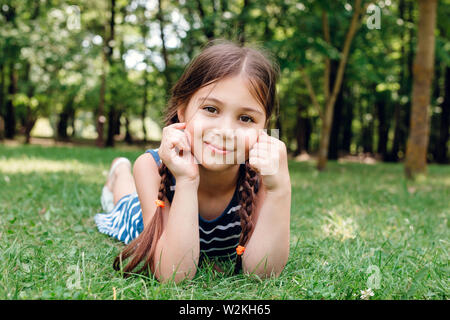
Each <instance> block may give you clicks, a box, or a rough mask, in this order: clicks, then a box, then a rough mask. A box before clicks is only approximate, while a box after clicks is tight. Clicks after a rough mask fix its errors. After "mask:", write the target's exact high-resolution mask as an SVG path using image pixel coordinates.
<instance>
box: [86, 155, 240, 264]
mask: <svg viewBox="0 0 450 320" xmlns="http://www.w3.org/2000/svg"><path fill="white" fill-rule="evenodd" d="M145 152H148V153H150V154H151V155H152V156H153V158H154V159H155V161H156V163H157V164H158V165H161V163H162V162H161V159H160V158H159V155H158V149H149V150H147V151H145ZM172 182H173V183H172V186H171V187H170V192H169V194H167V199H168V200H169V202H172V199H173V197H174V194H175V178H174V177H173V176H172ZM239 208H240V205H239V193H238V190H237V186H236V190H235V191H234V195H233V197H232V199H231V201H230V203H229V204H228V206H227V207H226V208H225V210H224V211H223V212H222V214H221V215H220V216H219V217H217V218H216V219H213V220H206V219H204V218H202V217H201V216H200V214H199V215H198V222H199V236H200V260H201V261H202V260H203V259H204V258H205V256H206V257H208V258H217V259H219V260H229V259H231V260H234V259H235V258H236V247H237V245H238V243H239V237H240V234H241V223H240V218H239V215H238V210H239ZM94 219H95V222H96V224H97V228H98V230H99V231H100V232H102V233H104V234H107V235H110V236H112V237H114V238H116V239H118V240H120V241H122V242H124V243H126V244H128V243H130V242H131V241H132V240H133V239H135V238H136V237H137V236H138V235H139V234H140V233H141V232H142V230H143V229H144V224H143V219H142V210H141V206H140V203H139V198H138V195H137V193H132V194H129V195H126V196H124V197H122V198H121V199H120V200H119V201H118V202H117V204H116V205H115V206H114V209H113V210H112V211H111V212H109V213H99V214H96V215H95V217H94Z"/></svg>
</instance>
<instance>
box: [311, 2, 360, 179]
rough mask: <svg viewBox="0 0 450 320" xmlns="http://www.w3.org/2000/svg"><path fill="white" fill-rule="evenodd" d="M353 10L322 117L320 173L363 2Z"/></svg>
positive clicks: (325, 159) (319, 156)
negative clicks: (334, 78)
mask: <svg viewBox="0 0 450 320" xmlns="http://www.w3.org/2000/svg"><path fill="white" fill-rule="evenodd" d="M353 10H354V11H353V16H352V20H351V22H350V26H349V28H348V31H347V34H346V37H345V41H344V46H343V49H342V53H341V60H340V61H339V67H338V70H337V74H336V80H335V83H334V85H333V90H332V91H331V92H330V95H329V98H328V99H327V101H326V104H325V112H324V115H323V117H322V130H321V132H320V145H319V153H318V160H317V169H318V170H319V171H321V170H324V169H325V167H326V164H327V159H328V147H329V143H330V134H331V124H332V120H333V112H334V105H335V102H336V99H337V96H338V94H339V91H340V89H341V84H342V78H343V76H344V71H345V66H346V64H347V60H348V56H349V52H350V46H351V43H352V41H353V38H354V36H355V34H356V31H357V29H358V25H359V21H360V13H361V11H363V10H362V8H361V0H356V1H355V5H354V8H353Z"/></svg>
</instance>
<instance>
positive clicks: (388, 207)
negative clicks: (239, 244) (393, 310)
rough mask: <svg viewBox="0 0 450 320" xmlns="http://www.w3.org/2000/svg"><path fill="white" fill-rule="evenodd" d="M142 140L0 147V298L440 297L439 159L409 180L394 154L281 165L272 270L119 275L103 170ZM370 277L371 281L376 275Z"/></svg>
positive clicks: (442, 215) (444, 292) (443, 229)
mask: <svg viewBox="0 0 450 320" xmlns="http://www.w3.org/2000/svg"><path fill="white" fill-rule="evenodd" d="M141 152H142V151H141V150H136V151H130V150H127V151H124V150H122V151H121V150H114V149H106V150H101V149H96V148H91V147H78V148H66V147H39V146H14V147H12V146H4V145H0V185H1V189H0V299H40V298H43V299H112V298H113V292H114V290H115V291H116V296H117V299H322V298H324V299H360V298H361V290H366V289H367V288H368V287H369V286H375V287H376V289H374V290H373V292H374V295H373V296H372V297H371V299H448V298H449V265H448V262H449V259H448V252H449V241H450V237H449V222H448V218H449V213H450V208H449V207H450V206H449V204H450V203H449V199H450V167H449V166H437V165H430V166H429V168H428V176H427V178H426V179H423V180H421V181H418V182H408V181H406V180H405V179H404V178H403V166H402V165H400V164H375V165H364V164H355V163H346V164H341V163H337V162H330V163H329V165H328V170H327V171H326V172H323V173H318V172H316V171H315V170H314V163H311V162H302V163H296V162H291V163H290V172H291V181H292V187H293V193H292V211H291V212H292V214H291V250H290V257H289V261H288V264H287V265H286V268H285V269H284V271H283V273H282V274H281V276H280V277H278V278H272V279H266V280H261V279H258V278H257V277H254V276H245V275H242V274H241V275H236V276H233V275H229V274H217V273H216V272H215V271H212V270H211V268H209V267H208V266H206V267H205V268H203V269H201V270H199V272H198V273H197V275H196V277H195V278H194V279H193V280H192V281H186V282H183V283H181V284H178V285H176V284H173V283H172V284H170V283H169V284H160V283H158V282H157V281H155V280H154V279H153V278H151V277H145V276H135V277H131V278H128V279H123V278H122V277H121V276H120V273H118V272H115V271H114V270H113V269H112V261H113V258H114V257H115V255H116V254H117V253H118V252H119V250H120V249H121V248H123V244H121V243H120V242H118V241H116V240H114V239H113V238H110V237H108V236H106V235H103V234H101V233H99V232H98V231H97V229H96V226H95V224H94V220H93V216H94V214H96V213H97V212H100V209H101V206H100V200H99V197H100V191H101V188H102V185H103V183H104V179H105V178H104V175H103V171H106V170H107V169H108V167H109V163H110V161H111V160H112V159H113V158H114V157H115V156H118V155H124V156H127V157H128V158H130V159H131V160H135V159H136V158H137V156H138V155H139V154H140V153H141ZM377 279H379V282H378V283H377V281H376V280H377Z"/></svg>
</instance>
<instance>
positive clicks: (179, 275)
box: [155, 266, 197, 284]
mask: <svg viewBox="0 0 450 320" xmlns="http://www.w3.org/2000/svg"><path fill="white" fill-rule="evenodd" d="M172 270H173V269H172ZM172 270H164V271H163V270H160V272H157V273H156V274H155V277H156V279H157V280H158V281H159V282H162V283H166V282H174V283H176V284H178V283H180V282H183V281H185V280H192V279H193V278H194V277H195V274H196V273H197V268H195V266H194V267H191V268H188V269H187V270H181V269H178V270H174V271H172Z"/></svg>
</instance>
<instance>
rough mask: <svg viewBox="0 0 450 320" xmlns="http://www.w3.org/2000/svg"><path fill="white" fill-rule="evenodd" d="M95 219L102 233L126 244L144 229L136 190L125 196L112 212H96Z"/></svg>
mask: <svg viewBox="0 0 450 320" xmlns="http://www.w3.org/2000/svg"><path fill="white" fill-rule="evenodd" d="M94 220H95V223H96V224H97V228H98V230H99V231H100V232H101V233H105V234H107V235H110V236H112V237H114V238H117V239H118V240H120V241H122V242H125V243H126V244H128V243H130V242H131V241H132V240H133V239H134V238H136V237H137V236H138V235H139V234H140V233H141V232H142V230H144V222H143V220H142V211H141V205H140V203H139V198H138V195H137V193H136V192H135V193H132V194H129V195H126V196H123V197H122V198H121V199H120V200H119V201H118V202H117V204H116V205H115V206H114V209H113V210H112V211H111V212H110V213H106V214H102V213H99V214H96V215H95V216H94Z"/></svg>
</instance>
